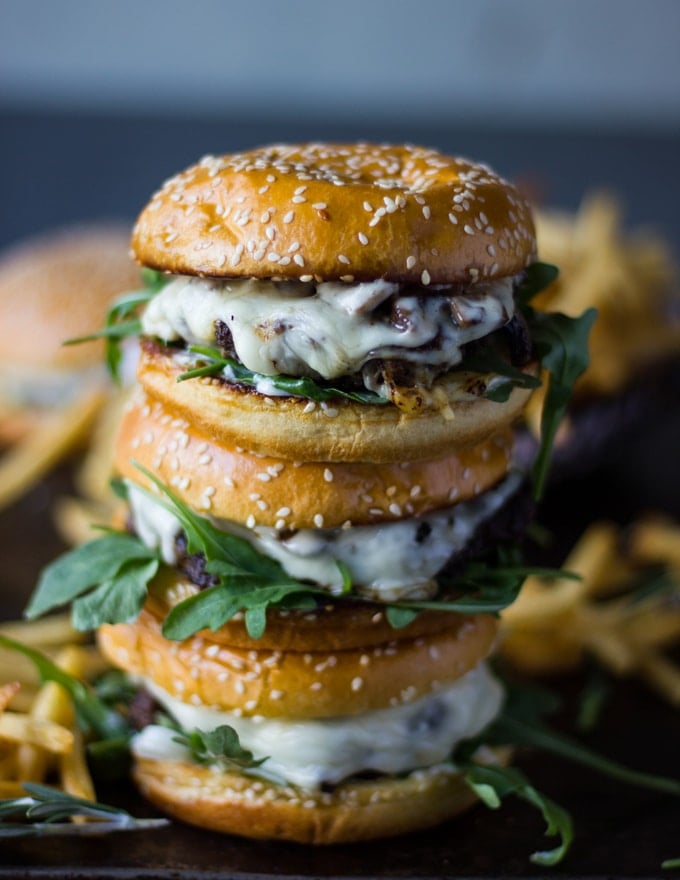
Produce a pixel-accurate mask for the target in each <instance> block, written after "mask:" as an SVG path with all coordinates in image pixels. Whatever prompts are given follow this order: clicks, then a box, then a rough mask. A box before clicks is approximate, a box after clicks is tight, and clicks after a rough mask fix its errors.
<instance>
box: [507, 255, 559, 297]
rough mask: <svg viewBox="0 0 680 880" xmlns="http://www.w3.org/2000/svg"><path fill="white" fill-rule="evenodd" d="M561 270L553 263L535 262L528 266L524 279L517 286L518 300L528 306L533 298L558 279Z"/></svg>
mask: <svg viewBox="0 0 680 880" xmlns="http://www.w3.org/2000/svg"><path fill="white" fill-rule="evenodd" d="M559 274H560V270H559V269H558V268H557V266H553V265H552V263H541V262H538V261H537V262H535V263H531V265H529V266H527V268H526V269H525V270H524V279H523V280H522V283H521V284H520V285H519V287H518V288H517V301H518V303H519V305H520V307H522V306H526V305H528V303H530V302H531V300H532V299H533V298H534V297H535V296H536V294H538V293H540V292H541V291H542V290H545V288H546V287H550V285H551V284H552V283H553V282H554V281H557V278H558V277H559Z"/></svg>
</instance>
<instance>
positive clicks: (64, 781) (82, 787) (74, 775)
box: [59, 728, 96, 801]
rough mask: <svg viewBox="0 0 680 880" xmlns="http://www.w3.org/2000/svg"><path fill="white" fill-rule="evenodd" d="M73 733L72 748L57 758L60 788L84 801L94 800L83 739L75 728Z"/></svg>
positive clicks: (92, 784)
mask: <svg viewBox="0 0 680 880" xmlns="http://www.w3.org/2000/svg"><path fill="white" fill-rule="evenodd" d="M72 733H73V748H72V749H71V751H70V752H66V753H65V754H63V755H60V756H59V779H60V782H61V787H62V788H63V789H64V791H66V792H68V794H72V795H75V796H76V797H81V798H85V799H86V800H90V801H94V800H96V796H95V790H94V783H93V782H92V777H91V776H90V771H89V770H88V767H87V760H86V758H85V749H84V747H83V737H82V734H81V733H80V731H79V730H78V729H77V728H76V729H74V730H73V731H72Z"/></svg>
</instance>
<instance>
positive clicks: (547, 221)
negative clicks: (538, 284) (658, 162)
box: [527, 192, 680, 433]
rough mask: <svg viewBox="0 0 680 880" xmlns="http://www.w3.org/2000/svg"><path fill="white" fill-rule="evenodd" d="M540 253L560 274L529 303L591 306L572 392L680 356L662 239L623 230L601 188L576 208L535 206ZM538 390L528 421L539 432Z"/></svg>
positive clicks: (674, 290) (613, 388)
mask: <svg viewBox="0 0 680 880" xmlns="http://www.w3.org/2000/svg"><path fill="white" fill-rule="evenodd" d="M535 219H536V233H537V239H538V253H539V255H540V258H541V260H543V261H545V262H547V263H554V264H555V265H556V266H558V267H559V270H560V275H559V278H558V279H557V281H556V282H555V283H553V284H552V285H550V286H549V287H548V288H547V289H546V290H544V291H542V292H541V293H540V294H539V295H538V296H537V297H536V298H535V299H534V300H533V303H532V304H533V305H535V306H536V307H537V308H539V309H543V310H545V311H559V312H563V313H564V314H566V315H570V316H571V317H575V316H577V315H580V314H581V313H582V312H583V311H584V310H585V309H587V308H589V307H591V306H594V307H595V308H596V309H597V311H598V317H597V320H596V322H595V325H594V327H593V329H592V331H591V334H590V365H589V367H588V369H587V370H586V371H585V373H584V374H583V375H582V376H581V377H580V379H579V380H578V382H577V384H576V387H575V390H574V393H575V397H576V398H578V397H579V396H584V395H595V396H598V397H599V396H606V395H611V394H616V393H618V392H620V391H621V390H622V389H623V388H624V387H625V386H626V385H627V384H628V383H629V382H631V381H632V380H633V379H634V378H635V377H636V376H637V375H638V374H639V373H640V371H641V370H644V369H646V368H647V367H649V366H651V365H654V364H658V363H660V362H662V361H664V360H665V359H670V358H678V359H680V283H679V281H678V278H679V275H678V269H677V266H676V265H675V263H674V260H673V256H672V254H671V251H670V248H669V246H668V245H667V243H666V242H665V241H664V240H663V238H661V237H660V236H659V235H658V234H657V233H653V232H650V231H644V230H639V229H638V230H634V231H633V232H628V231H626V230H625V229H624V225H623V214H622V211H621V206H620V205H619V203H618V201H617V199H616V198H614V197H613V196H611V195H608V194H606V193H603V192H593V193H591V194H589V195H587V196H586V197H585V198H584V199H583V202H582V203H581V205H580V208H579V210H578V211H577V212H576V213H575V214H569V213H564V212H558V211H554V210H548V209H544V210H538V211H536V213H535ZM542 396H543V395H542V392H541V390H540V389H539V391H538V392H537V393H536V394H534V395H533V397H532V399H531V401H530V403H529V408H528V412H527V421H528V423H529V425H530V427H532V429H535V431H536V433H538V432H539V427H538V426H539V425H540V414H541V408H542Z"/></svg>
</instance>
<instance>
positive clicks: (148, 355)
mask: <svg viewBox="0 0 680 880" xmlns="http://www.w3.org/2000/svg"><path fill="white" fill-rule="evenodd" d="M183 370H184V368H183V367H181V366H180V365H179V364H178V363H177V361H176V360H174V359H173V358H172V357H171V356H170V355H169V354H168V353H167V351H166V350H165V349H162V348H161V347H159V346H157V345H156V344H154V343H151V342H147V343H146V344H145V345H144V346H143V349H142V354H141V357H140V361H139V365H138V378H139V382H140V384H141V385H142V387H143V388H144V389H145V390H146V391H147V392H148V394H149V395H150V396H151V397H153V398H154V399H156V400H159V401H161V402H162V403H163V404H164V405H165V406H167V407H168V408H169V409H172V410H174V411H175V412H177V413H178V414H179V415H180V416H181V417H183V418H185V419H187V421H188V422H190V423H191V424H192V425H196V426H197V427H198V428H200V429H201V430H202V431H204V432H205V433H206V434H207V435H209V436H210V437H213V438H214V439H215V440H217V441H218V442H220V443H224V444H226V445H232V446H234V445H237V446H240V447H242V448H245V449H247V450H249V451H250V452H254V453H257V454H262V455H269V456H275V457H278V458H284V459H287V460H289V461H306V462H308V461H315V462H319V461H325V462H339V461H344V462H376V463H389V462H404V461H426V460H428V459H435V458H441V457H443V456H446V455H448V454H449V453H451V452H452V451H454V450H458V449H462V448H464V447H467V446H472V445H473V444H476V443H482V442H484V441H486V440H488V439H489V438H491V437H492V436H493V435H495V434H498V433H499V432H501V431H502V430H503V429H504V428H505V427H506V426H508V425H509V424H511V423H512V422H514V421H515V419H517V418H518V416H519V415H520V414H521V412H522V410H523V408H524V406H525V404H526V402H527V400H528V399H529V397H530V395H531V389H526V388H517V387H515V388H514V389H513V390H512V393H511V394H510V397H509V398H508V400H507V401H506V402H505V403H496V402H494V401H491V400H487V399H486V398H483V397H472V396H470V397H468V398H467V399H460V396H459V390H460V388H459V385H458V384H454V383H453V381H452V379H451V378H448V379H447V377H446V376H443V377H442V378H441V379H439V380H437V382H436V383H435V395H437V394H438V395H439V396H440V400H441V401H442V404H441V408H440V409H435V408H432V407H430V408H426V409H423V410H418V411H417V412H416V413H413V414H410V413H405V412H404V411H402V410H400V409H398V408H397V407H396V406H390V405H386V406H380V405H375V404H365V403H355V402H354V401H351V400H337V401H333V405H332V406H330V405H328V406H326V405H311V404H310V402H309V401H308V400H305V399H303V398H299V397H276V398H272V397H267V396H265V395H263V394H259V393H258V392H257V391H254V390H250V389H247V388H246V389H244V388H242V387H240V386H234V385H230V384H228V383H226V382H220V381H219V380H218V379H214V378H210V377H202V378H199V379H190V380H188V381H185V382H178V381H177V377H178V376H179V375H180V374H181V373H182V372H183ZM526 370H527V372H532V373H534V372H535V370H536V365H535V364H532V365H531V366H529V367H527V368H526ZM473 378H474V381H477V380H478V377H473Z"/></svg>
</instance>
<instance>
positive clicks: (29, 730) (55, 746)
mask: <svg viewBox="0 0 680 880" xmlns="http://www.w3.org/2000/svg"><path fill="white" fill-rule="evenodd" d="M3 739H4V740H8V741H9V742H15V743H30V744H32V745H35V746H39V747H40V748H41V749H44V750H45V751H47V752H51V753H54V754H62V753H63V752H68V751H70V749H72V748H73V734H72V733H71V731H70V730H67V728H65V727H63V726H62V725H61V724H55V723H54V722H53V721H45V720H43V719H40V718H32V717H31V716H30V715H20V714H19V713H18V712H4V713H3V714H2V715H0V740H3Z"/></svg>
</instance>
